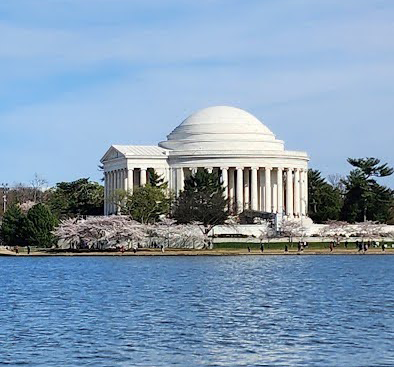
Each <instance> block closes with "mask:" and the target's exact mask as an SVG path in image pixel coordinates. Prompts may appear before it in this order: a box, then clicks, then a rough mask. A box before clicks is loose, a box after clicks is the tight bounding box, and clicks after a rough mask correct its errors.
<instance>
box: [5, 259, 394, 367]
mask: <svg viewBox="0 0 394 367" xmlns="http://www.w3.org/2000/svg"><path fill="white" fill-rule="evenodd" d="M393 271H394V263H393V261H392V258H391V257H389V256H387V257H385V256H362V257H361V256H360V257H358V256H357V257H355V256H353V257H352V256H335V257H328V256H313V257H312V256H308V257H303V256H299V257H287V256H286V257H284V256H277V257H274V256H272V257H258V256H256V257H253V256H248V257H199V258H194V257H193V258H189V257H176V258H173V257H157V258H112V257H100V258H61V257H54V258H25V257H24V258H0V290H1V291H0V310H1V311H0V366H1V365H7V366H18V365H24V366H95V367H101V366H191V367H194V366H393V365H394V352H393V349H392V340H393V337H394V318H393V317H392V315H391V308H392V306H393V304H394V285H393V282H392V277H391V274H393Z"/></svg>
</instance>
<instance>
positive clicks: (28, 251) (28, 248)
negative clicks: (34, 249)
mask: <svg viewBox="0 0 394 367" xmlns="http://www.w3.org/2000/svg"><path fill="white" fill-rule="evenodd" d="M27 254H28V255H30V246H29V245H27Z"/></svg>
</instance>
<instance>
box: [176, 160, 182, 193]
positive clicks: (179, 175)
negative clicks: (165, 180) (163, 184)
mask: <svg viewBox="0 0 394 367" xmlns="http://www.w3.org/2000/svg"><path fill="white" fill-rule="evenodd" d="M176 181H177V182H176V192H177V194H179V192H180V191H182V190H183V188H184V175H183V168H182V167H179V168H177V170H176Z"/></svg>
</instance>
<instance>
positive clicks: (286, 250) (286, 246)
mask: <svg viewBox="0 0 394 367" xmlns="http://www.w3.org/2000/svg"><path fill="white" fill-rule="evenodd" d="M285 252H289V245H288V244H287V243H286V244H285Z"/></svg>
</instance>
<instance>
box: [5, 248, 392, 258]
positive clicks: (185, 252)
mask: <svg viewBox="0 0 394 367" xmlns="http://www.w3.org/2000/svg"><path fill="white" fill-rule="evenodd" d="M316 255H325V256H331V255H332V256H338V255H352V256H354V255H358V256H363V255H394V251H392V250H390V249H389V250H386V251H382V250H381V249H369V250H368V251H367V252H365V253H364V252H358V251H356V250H354V249H350V250H345V249H337V250H334V251H332V252H330V251H327V249H321V250H320V249H314V250H309V251H308V250H304V251H302V252H298V251H297V250H289V251H288V252H284V251H283V250H282V251H278V250H269V249H267V250H264V252H261V251H258V250H252V251H251V252H248V251H247V250H245V249H212V250H189V249H170V250H166V251H165V252H161V251H160V250H159V249H157V250H152V249H149V250H140V251H137V252H136V253H133V252H124V253H123V254H122V253H121V252H119V251H113V252H46V251H33V252H31V253H30V254H27V253H25V252H22V253H19V254H16V253H15V252H12V251H8V250H0V257H1V256H10V257H47V256H49V257H50V256H57V257H70V256H74V257H75V256H79V257H89V256H95V257H97V256H111V257H113V256H121V257H123V256H126V257H140V256H316Z"/></svg>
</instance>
